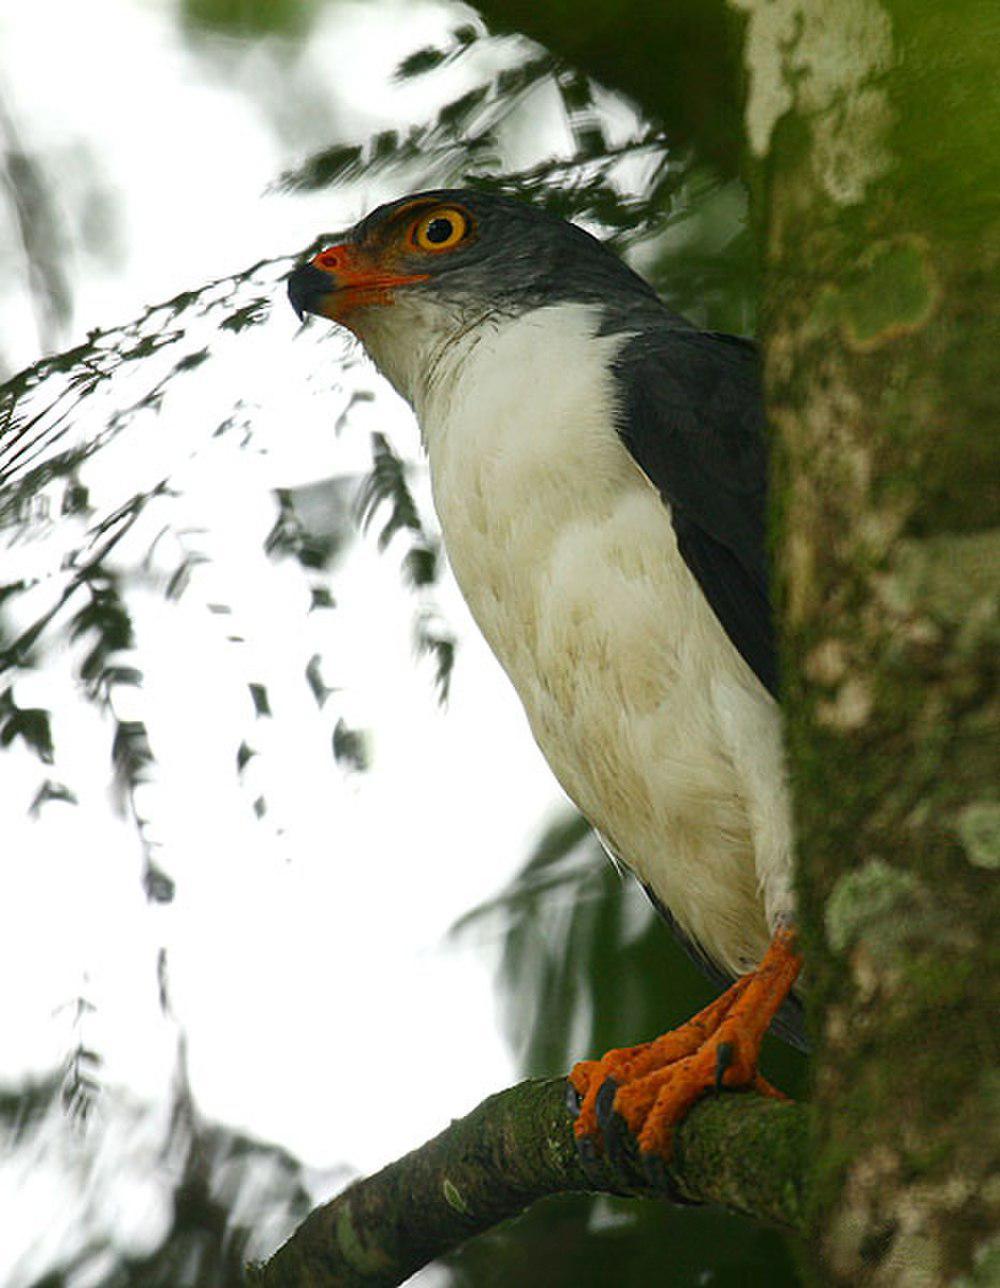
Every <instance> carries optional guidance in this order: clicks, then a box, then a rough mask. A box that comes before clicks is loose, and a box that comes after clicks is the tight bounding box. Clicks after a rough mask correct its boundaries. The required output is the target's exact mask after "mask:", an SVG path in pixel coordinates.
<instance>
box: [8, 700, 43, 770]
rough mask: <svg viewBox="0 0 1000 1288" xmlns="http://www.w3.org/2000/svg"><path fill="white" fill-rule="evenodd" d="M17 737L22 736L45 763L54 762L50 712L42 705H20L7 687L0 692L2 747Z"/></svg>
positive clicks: (26, 743)
mask: <svg viewBox="0 0 1000 1288" xmlns="http://www.w3.org/2000/svg"><path fill="white" fill-rule="evenodd" d="M15 738H21V739H22V740H23V741H24V743H25V746H27V747H30V748H31V750H32V751H33V752H34V753H35V755H36V756H37V757H38V758H39V760H41V761H42V762H43V763H44V764H46V765H51V764H52V760H53V751H52V728H51V725H50V721H49V712H48V711H45V710H43V709H42V708H41V707H19V706H18V705H17V704H16V703H15V701H14V698H13V694H12V692H11V690H10V689H9V688H7V689H5V690H4V691H3V693H0V747H8V746H10V744H11V743H12V742H13V741H14V739H15Z"/></svg>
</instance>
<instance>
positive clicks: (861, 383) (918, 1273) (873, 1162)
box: [740, 0, 1000, 1286]
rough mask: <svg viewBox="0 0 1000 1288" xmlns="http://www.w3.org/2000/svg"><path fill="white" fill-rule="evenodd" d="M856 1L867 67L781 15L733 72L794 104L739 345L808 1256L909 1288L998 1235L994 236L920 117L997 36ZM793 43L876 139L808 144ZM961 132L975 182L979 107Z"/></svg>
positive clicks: (979, 173) (782, 129) (956, 1268)
mask: <svg viewBox="0 0 1000 1288" xmlns="http://www.w3.org/2000/svg"><path fill="white" fill-rule="evenodd" d="M859 3H861V4H862V7H863V8H865V9H866V10H867V11H868V12H869V14H874V12H875V11H878V12H879V13H880V14H882V15H883V18H884V24H885V25H881V24H880V23H878V22H876V21H875V19H874V18H872V19H871V30H876V28H877V29H878V30H879V32H880V33H882V34H880V35H879V48H880V52H879V54H878V58H877V63H878V66H877V68H876V67H875V65H874V63H873V62H872V60H871V58H868V59H867V61H866V62H865V60H862V63H859V64H856V65H854V66H849V65H847V64H848V63H849V62H850V60H847V61H846V62H839V61H838V58H837V56H836V55H837V50H838V48H839V49H843V48H844V46H843V43H842V42H841V44H840V45H839V46H838V45H837V44H836V42H829V41H828V42H826V43H825V45H824V43H823V42H822V41H818V39H817V32H819V31H820V29H821V28H822V26H823V24H824V23H825V22H826V20H827V17H829V16H830V15H831V14H832V12H833V10H832V9H831V6H830V5H829V4H826V3H823V2H822V0H798V2H796V3H792V0H789V2H788V4H787V5H785V6H784V7H785V8H791V9H794V10H795V12H796V14H797V15H798V22H797V24H790V25H789V28H788V29H789V31H790V32H791V33H792V34H791V35H790V36H789V39H788V41H787V42H786V43H785V44H783V45H782V46H781V47H780V48H776V47H774V46H772V47H771V48H770V49H769V50H768V51H767V61H768V66H765V65H764V63H761V64H759V65H758V66H757V67H756V68H755V69H754V68H752V69H751V85H753V83H754V76H755V75H756V76H757V77H758V78H759V77H761V76H764V75H770V76H778V77H779V78H781V79H782V81H783V83H785V84H786V85H788V86H790V87H792V88H789V92H788V94H787V95H786V98H787V99H789V100H790V101H789V104H788V106H787V107H786V110H785V112H784V113H783V115H782V116H781V118H780V119H777V120H774V121H772V122H771V124H770V131H769V134H768V149H767V155H766V167H767V168H766V178H765V179H764V180H762V185H763V188H764V190H765V192H766V200H767V203H768V214H769V219H768V223H767V230H766V243H767V255H768V261H769V269H768V277H767V288H766V289H767V298H766V300H765V320H766V325H765V335H764V346H765V355H766V370H767V388H768V398H769V405H770V410H771V420H772V423H773V425H774V429H775V431H776V456H777V459H776V473H775V488H774V492H775V497H776V502H777V508H778V511H779V514H778V517H777V521H776V523H777V528H778V531H779V532H780V534H781V536H780V545H779V549H780V550H781V554H780V555H779V590H780V598H781V601H782V605H783V613H782V616H783V620H784V624H785V631H784V656H785V673H786V676H787V694H786V699H787V700H786V711H787V728H788V746H789V759H790V764H791V772H792V776H793V785H794V796H795V801H796V813H797V829H798V846H799V854H800V901H801V907H802V916H803V921H804V933H805V938H806V953H807V959H808V961H809V969H810V978H811V981H812V984H813V988H814V991H815V994H816V997H817V1001H818V1003H819V1005H818V1007H817V1010H818V1011H819V1013H820V1014H824V1015H825V1022H824V1026H823V1031H822V1034H821V1042H820V1048H819V1051H818V1053H817V1057H816V1059H817V1072H816V1087H815V1106H816V1108H815V1117H814V1125H815V1126H814V1133H813V1146H812V1155H813V1157H814V1160H815V1162H814V1168H813V1176H812V1200H811V1202H812V1209H811V1229H812V1238H811V1239H810V1240H809V1241H808V1246H810V1247H811V1248H812V1249H813V1250H814V1258H813V1268H814V1271H815V1272H816V1273H817V1274H818V1275H819V1276H820V1277H821V1278H822V1279H823V1280H824V1281H826V1282H833V1283H841V1284H845V1285H847V1284H850V1285H857V1284H873V1285H874V1284H880V1285H881V1284H884V1285H894V1286H895V1285H907V1284H920V1285H924V1284H927V1285H934V1284H939V1283H940V1284H946V1283H952V1282H956V1281H957V1280H958V1279H959V1277H961V1276H967V1277H968V1276H972V1275H974V1274H976V1273H979V1271H978V1270H977V1269H976V1265H977V1258H978V1259H979V1261H980V1262H981V1260H982V1257H981V1255H980V1253H979V1252H977V1249H978V1248H980V1247H981V1246H982V1245H983V1243H984V1241H986V1240H988V1239H989V1237H990V1235H991V1233H992V1232H994V1231H995V1230H996V1226H997V1221H998V1217H1000V1192H998V1191H1000V1187H998V1186H997V1185H996V1183H995V1165H996V1158H997V1155H998V1148H1000V1140H998V1138H997V1130H996V1127H997V1121H998V1118H997V1113H996V1087H995V1075H994V1074H993V1073H992V1072H991V1071H992V1070H995V1068H996V1067H997V1063H998V1054H1000V1052H998V1046H997V1031H998V1026H997V1024H996V1015H997V1014H998V1013H1000V998H998V994H997V980H998V974H1000V973H998V970H997V965H998V962H997V950H996V947H995V941H996V926H997V924H998V923H997V913H998V902H997V899H998V896H997V883H996V880H995V876H994V875H993V873H992V871H991V867H990V863H989V861H987V862H986V863H985V864H984V863H982V862H978V863H977V862H976V861H975V859H974V858H973V855H980V856H981V855H983V854H986V855H989V854H990V853H993V852H994V850H993V848H992V847H994V846H995V844H996V843H995V839H993V840H991V838H995V835H996V833H995V830H993V829H994V828H995V821H994V822H993V823H992V824H991V820H995V818H996V813H995V812H994V811H996V803H995V802H996V788H995V775H996V749H997V748H996V741H995V732H994V733H993V734H992V735H991V733H990V729H991V726H992V728H993V730H994V731H995V721H996V716H997V700H996V688H995V681H996V674H995V659H996V656H997V644H998V642H1000V641H998V616H997V567H998V561H997V560H996V558H995V556H996V553H997V549H998V536H997V526H998V518H997V514H996V497H995V491H994V488H995V483H994V482H993V480H994V479H995V464H996V461H995V450H996V449H995V447H994V445H993V444H994V443H995V441H996V440H995V426H996V424H997V421H998V419H1000V417H998V415H997V413H998V410H1000V406H998V388H997V381H996V379H995V365H996V340H997V337H996V334H995V332H994V333H991V329H990V326H989V324H988V323H987V321H986V320H987V319H988V318H990V317H992V316H995V310H996V300H995V287H994V281H995V280H996V275H997V270H998V268H1000V218H998V208H997V200H996V192H997V189H996V185H995V182H994V183H993V186H992V188H991V189H990V191H992V193H993V199H992V200H987V189H986V188H985V187H984V186H983V187H977V184H976V181H977V178H978V180H979V181H980V182H981V183H982V184H984V185H985V183H986V182H987V178H986V172H985V171H984V169H983V166H982V162H981V160H980V159H979V158H978V157H975V156H971V155H970V154H969V153H968V150H967V147H966V144H965V141H964V140H961V141H957V142H956V144H955V147H956V153H955V155H956V160H957V161H959V162H960V161H961V158H963V157H968V165H967V166H964V167H963V166H962V165H961V164H958V165H957V166H956V168H955V170H954V172H951V173H949V172H946V171H945V170H944V169H943V168H942V167H941V165H940V157H939V149H940V147H941V141H942V140H941V135H939V134H938V133H937V132H936V130H935V129H934V128H928V123H927V119H926V112H927V107H928V103H927V100H926V97H925V94H926V89H927V86H928V85H932V84H933V85H934V86H935V87H936V88H937V90H938V93H939V97H938V99H937V100H936V102H935V119H937V118H938V116H945V117H947V118H948V121H947V124H946V125H945V126H944V127H943V133H944V134H945V135H947V136H948V137H950V138H952V139H956V138H957V135H958V132H959V131H960V130H961V126H960V125H959V124H957V123H956V122H957V121H961V120H962V118H963V117H964V118H966V119H967V120H968V129H969V132H970V134H975V135H977V136H978V137H979V139H980V142H982V138H983V134H984V122H983V121H982V120H981V119H979V117H980V116H981V115H982V114H984V113H985V114H988V113H986V104H987V102H988V101H989V98H990V95H991V94H992V90H991V88H990V87H991V85H992V82H993V76H994V73H993V71H990V70H989V69H988V65H987V59H986V58H985V56H984V53H983V42H984V41H985V40H988V39H989V31H988V29H989V30H992V29H993V27H994V26H995V24H994V23H992V22H991V21H990V20H989V19H987V17H986V15H985V13H984V12H983V8H982V6H975V5H973V4H968V3H966V4H959V5H958V6H957V9H958V10H959V11H960V12H956V13H955V14H954V15H953V21H952V23H951V24H950V25H949V26H948V27H947V28H945V27H944V26H942V24H941V23H940V22H939V21H938V18H937V16H936V15H934V14H931V13H929V12H928V13H926V14H924V15H920V14H919V13H916V12H915V9H917V8H919V7H915V6H912V5H906V4H904V3H902V0H900V2H899V3H886V4H876V3H875V0H863V3H862V0H859ZM740 4H741V7H745V8H746V7H748V8H749V9H750V10H751V11H754V12H756V11H758V10H760V9H761V8H762V6H761V5H758V4H756V3H755V2H753V3H752V2H751V0H740ZM849 7H850V8H851V11H852V13H855V16H856V17H857V13H856V11H857V10H858V5H853V4H852V6H849ZM759 21H763V18H760V19H759ZM855 29H860V19H859V21H858V22H857V23H855ZM885 33H888V37H889V42H890V48H889V50H888V52H887V51H886V49H885V48H883V47H882V44H881V42H882V40H883V38H884V35H885ZM993 34H994V35H995V34H996V33H995V31H994V32H993ZM802 41H807V42H809V41H811V42H812V46H813V49H814V51H815V49H816V48H821V50H822V51H825V52H824V58H825V62H824V76H825V77H826V79H825V81H824V84H825V85H826V92H827V98H828V100H829V102H830V103H831V104H833V103H835V102H836V99H837V94H836V93H835V91H834V89H833V87H832V82H831V80H830V78H831V77H833V76H834V73H835V72H837V70H838V68H840V70H841V71H842V73H843V84H842V90H843V94H844V96H845V98H847V99H849V98H850V97H851V96H856V95H857V94H858V93H859V92H860V90H861V88H862V87H863V85H868V82H863V80H862V79H861V78H860V77H859V71H858V68H859V67H860V66H861V65H866V66H868V67H869V70H872V71H874V72H877V75H876V76H875V79H874V81H872V82H871V84H870V85H868V87H869V88H872V87H874V86H875V85H876V84H877V88H878V92H879V93H880V94H882V95H883V96H884V104H885V111H884V112H882V113H880V117H879V120H880V122H881V125H880V131H879V137H878V139H877V140H876V139H875V138H874V136H873V135H872V133H871V132H870V131H869V132H866V131H862V132H861V133H860V135H856V136H855V137H853V138H852V137H851V114H850V113H849V112H844V111H840V110H839V109H836V108H832V109H831V110H830V111H829V112H828V113H826V116H825V121H824V124H823V127H822V129H819V128H818V123H817V120H816V117H815V110H814V109H815V103H816V101H817V97H816V95H815V94H812V95H810V94H809V92H808V91H807V90H806V89H805V88H803V87H802V86H801V85H800V84H799V83H798V82H797V81H794V80H793V79H791V77H792V74H793V73H794V72H795V70H796V69H801V68H802V67H803V66H804V65H807V67H808V71H807V74H812V73H813V72H814V71H815V68H816V66H817V64H816V62H815V59H814V58H813V56H812V55H810V56H809V57H808V58H803V56H802V54H801V52H799V50H798V46H799V44H800V43H801V42H802ZM747 49H748V56H749V57H750V58H751V59H752V58H753V45H752V44H751V45H748V46H747ZM942 57H944V58H946V59H947V61H948V62H949V65H950V66H951V68H952V72H953V75H952V76H951V77H949V78H948V80H947V82H944V81H942V80H941V79H940V77H939V73H938V65H939V62H940V60H941V59H942ZM834 79H835V77H834ZM793 89H794V92H793ZM753 96H754V91H753V89H751V98H750V107H751V109H752V107H753ZM749 127H750V122H749V120H748V128H749ZM831 130H832V131H835V132H838V131H839V132H840V134H841V135H842V143H843V147H844V149H845V150H847V149H850V148H853V149H854V150H855V152H859V153H863V152H864V151H865V149H866V148H874V149H875V152H874V154H873V155H874V156H876V157H877V164H874V163H873V164H871V165H868V166H865V165H863V164H862V166H861V169H860V170H858V171H856V173H857V174H862V173H863V174H864V175H865V182H864V185H863V192H858V191H855V192H854V193H853V194H852V193H851V192H849V191H848V190H847V189H846V188H845V187H844V185H843V184H842V183H837V184H834V185H832V186H831V184H830V182H829V181H828V180H827V179H826V178H824V176H823V173H822V170H823V164H824V158H826V157H828V155H829V145H830V140H829V137H827V134H828V132H829V131H831ZM986 132H987V133H989V137H990V139H991V147H992V151H993V155H994V157H995V156H996V155H997V154H998V152H1000V126H998V122H997V117H996V113H995V112H994V113H993V117H992V125H991V127H990V130H989V131H986ZM862 160H863V158H862ZM930 175H933V176H934V180H935V182H936V183H937V184H938V185H939V190H938V191H937V192H935V193H933V194H928V193H927V191H926V188H927V183H928V176H930ZM940 185H943V187H944V189H945V191H941V190H940ZM862 196H863V204H861V203H860V198H861V197H862ZM991 427H992V429H993V433H992V436H991V434H990V429H991ZM991 456H992V458H993V471H992V473H991V472H990V471H989V470H988V469H987V468H984V467H985V466H986V465H987V463H988V461H989V459H990V457H991ZM991 1178H993V1181H992V1183H991ZM972 1281H973V1280H972V1279H971V1278H970V1282H972Z"/></svg>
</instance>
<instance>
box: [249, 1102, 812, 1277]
mask: <svg viewBox="0 0 1000 1288" xmlns="http://www.w3.org/2000/svg"><path fill="white" fill-rule="evenodd" d="M565 1093H566V1083H565V1080H564V1079H562V1078H552V1079H546V1080H536V1081H531V1082H522V1083H520V1084H519V1085H518V1086H515V1087H510V1088H509V1089H508V1090H506V1091H501V1092H499V1093H498V1094H497V1095H494V1096H490V1097H489V1099H487V1100H484V1101H483V1103H482V1104H481V1105H479V1106H478V1107H477V1108H476V1109H474V1110H473V1111H472V1113H470V1114H468V1115H467V1116H466V1117H465V1118H459V1119H456V1120H455V1121H454V1122H453V1123H452V1124H451V1126H450V1127H448V1128H447V1129H446V1130H445V1131H443V1132H442V1133H441V1134H440V1135H439V1136H435V1138H434V1139H433V1140H430V1141H428V1142H427V1143H426V1144H425V1145H422V1146H421V1147H420V1148H419V1149H416V1150H414V1151H413V1152H412V1153H410V1154H407V1155H406V1156H405V1157H403V1158H401V1159H399V1160H398V1161H396V1162H395V1163H390V1164H389V1166H388V1167H385V1168H383V1169H382V1171H381V1172H378V1173H376V1174H375V1175H374V1176H371V1177H368V1178H367V1179H365V1180H361V1181H356V1182H355V1183H354V1184H353V1185H351V1186H350V1187H349V1188H348V1189H346V1190H345V1191H344V1192H343V1193H342V1194H340V1195H338V1196H337V1197H336V1198H335V1199H332V1200H331V1201H330V1202H329V1203H325V1204H323V1205H322V1206H321V1207H318V1208H316V1209H315V1211H313V1212H312V1213H310V1215H309V1216H308V1217H307V1218H306V1219H305V1221H304V1222H303V1223H302V1225H300V1226H299V1228H298V1229H297V1230H296V1231H295V1233H294V1234H293V1235H292V1237H291V1238H290V1239H289V1240H288V1242H287V1243H286V1244H285V1245H284V1246H283V1247H282V1248H280V1249H279V1250H278V1251H277V1252H276V1253H275V1255H274V1256H273V1257H272V1258H271V1260H270V1261H268V1262H267V1263H266V1264H264V1265H261V1266H257V1267H255V1268H253V1269H251V1270H250V1271H249V1274H248V1278H249V1282H250V1283H251V1284H254V1285H256V1286H257V1288H389V1286H390V1285H393V1284H400V1283H402V1282H403V1281H404V1280H405V1279H407V1278H408V1277H409V1276H410V1275H412V1274H414V1273H415V1272H416V1271H417V1270H419V1269H420V1267H421V1266H424V1265H426V1264H427V1263H428V1262H429V1261H432V1260H434V1258H435V1257H439V1256H442V1255H444V1254H445V1253H446V1252H449V1251H451V1250H452V1249H453V1248H456V1247H457V1246H458V1245H459V1244H461V1243H464V1242H465V1240H467V1239H469V1238H471V1237H472V1236H474V1235H476V1234H481V1233H482V1232H483V1231H484V1230H487V1229H489V1228H490V1226H493V1225H496V1224H497V1223H498V1222H499V1221H503V1220H506V1219H508V1218H510V1217H513V1216H517V1215H518V1214H519V1213H520V1212H523V1211H524V1209H525V1208H526V1207H528V1206H529V1205H530V1204H532V1203H534V1202H536V1200H538V1199H540V1198H545V1197H546V1196H547V1195H550V1194H566V1193H584V1192H590V1193H593V1192H599V1193H607V1194H629V1195H633V1196H647V1197H653V1198H663V1197H665V1196H666V1194H667V1193H668V1188H669V1192H670V1193H671V1194H673V1196H674V1197H676V1198H680V1199H681V1200H682V1201H688V1202H692V1203H720V1204H723V1205H724V1206H726V1207H729V1208H731V1209H733V1210H735V1211H738V1212H742V1213H744V1214H746V1215H748V1216H753V1217H756V1218H757V1219H759V1220H764V1221H769V1222H772V1223H776V1224H779V1225H783V1226H786V1227H788V1228H791V1229H798V1228H800V1227H801V1225H802V1223H803V1180H802V1178H803V1174H804V1170H805V1167H804V1163H805V1151H806V1120H805V1113H804V1111H803V1110H802V1108H801V1107H800V1106H798V1105H795V1104H792V1103H791V1102H788V1101H777V1100H769V1099H768V1100H765V1099H763V1098H762V1097H759V1096H756V1095H752V1094H749V1093H726V1094H723V1095H721V1096H715V1097H711V1098H709V1099H707V1100H704V1101H702V1103H701V1104H699V1105H696V1106H695V1108H694V1109H693V1110H692V1112H691V1113H690V1115H689V1116H688V1117H687V1119H685V1121H684V1122H683V1123H682V1125H681V1127H680V1128H679V1130H678V1134H677V1142H676V1149H675V1155H674V1160H673V1163H672V1165H671V1169H670V1180H669V1186H668V1187H667V1188H665V1187H664V1186H660V1185H654V1184H652V1183H650V1181H649V1180H647V1179H646V1178H645V1176H644V1175H643V1174H642V1172H641V1171H639V1170H638V1169H636V1170H635V1171H634V1173H632V1174H630V1175H629V1176H628V1177H627V1178H623V1177H622V1176H621V1175H620V1174H618V1173H612V1171H611V1170H610V1169H609V1168H607V1167H606V1166H605V1165H603V1164H601V1163H598V1164H597V1165H595V1166H594V1167H593V1168H590V1169H588V1172H585V1171H584V1169H583V1167H582V1166H581V1164H580V1162H579V1159H578V1157H577V1154H576V1149H575V1146H574V1142H573V1128H572V1120H571V1117H570V1114H569V1112H568V1110H567V1108H566V1104H565ZM623 1180H624V1181H625V1184H623Z"/></svg>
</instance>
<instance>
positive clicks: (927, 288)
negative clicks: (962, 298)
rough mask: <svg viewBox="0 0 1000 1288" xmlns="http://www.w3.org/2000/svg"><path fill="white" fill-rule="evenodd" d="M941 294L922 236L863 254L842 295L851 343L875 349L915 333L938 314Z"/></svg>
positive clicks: (887, 243) (881, 245)
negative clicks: (909, 332)
mask: <svg viewBox="0 0 1000 1288" xmlns="http://www.w3.org/2000/svg"><path fill="white" fill-rule="evenodd" d="M939 293H940V291H939V287H938V284H937V276H936V274H935V272H934V269H933V267H932V265H931V262H930V259H929V248H928V247H927V244H926V243H925V242H924V241H923V239H922V238H920V237H915V236H909V237H898V238H893V239H891V240H887V241H882V242H878V243H876V245H874V246H872V247H871V248H870V249H869V250H868V251H867V253H866V254H865V255H863V256H862V258H861V260H860V261H859V262H858V267H857V270H856V272H855V273H854V274H853V275H852V277H851V278H849V279H848V282H847V284H846V286H845V289H844V292H843V313H844V324H845V326H844V330H845V336H846V339H847V341H848V343H849V344H850V345H851V346H852V347H853V348H856V349H874V348H877V347H878V346H879V345H881V344H884V343H886V341H888V340H893V339H895V338H896V337H897V336H900V335H903V334H904V333H906V332H907V331H915V330H917V329H918V328H919V327H921V326H923V325H924V323H925V322H926V321H927V320H928V318H929V317H930V316H931V314H932V313H933V312H934V307H935V304H936V303H937V299H938V295H939Z"/></svg>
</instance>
